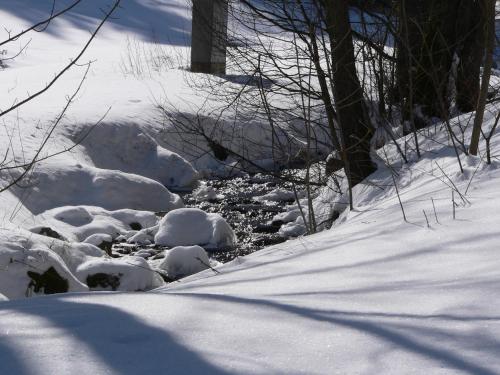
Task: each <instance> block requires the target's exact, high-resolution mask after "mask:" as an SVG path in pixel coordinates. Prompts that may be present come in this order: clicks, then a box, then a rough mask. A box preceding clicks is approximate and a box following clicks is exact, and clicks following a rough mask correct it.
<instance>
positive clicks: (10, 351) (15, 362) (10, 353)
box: [0, 335, 30, 375]
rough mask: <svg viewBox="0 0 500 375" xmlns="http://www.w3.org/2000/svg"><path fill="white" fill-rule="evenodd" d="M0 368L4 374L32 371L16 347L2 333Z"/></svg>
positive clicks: (19, 374) (17, 374)
mask: <svg viewBox="0 0 500 375" xmlns="http://www.w3.org/2000/svg"><path fill="white" fill-rule="evenodd" d="M0 368H1V370H2V374H16V375H28V374H29V373H30V371H29V369H28V368H27V367H26V365H25V362H24V361H23V360H22V358H21V357H20V356H19V355H18V353H17V352H16V349H15V348H14V347H12V346H11V345H9V344H8V342H7V338H6V337H5V336H4V335H0Z"/></svg>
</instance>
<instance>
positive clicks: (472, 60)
mask: <svg viewBox="0 0 500 375" xmlns="http://www.w3.org/2000/svg"><path fill="white" fill-rule="evenodd" d="M458 13H459V14H460V17H457V27H456V29H457V31H456V34H457V56H458V59H459V62H458V66H457V78H456V88H457V99H456V102H457V108H458V109H459V110H460V111H462V112H470V111H473V110H474V109H475V108H476V104H477V101H478V99H479V86H480V79H479V75H480V69H481V62H482V59H483V55H484V30H483V25H484V23H485V19H484V12H482V11H481V5H480V1H471V0H461V1H460V5H459V10H458Z"/></svg>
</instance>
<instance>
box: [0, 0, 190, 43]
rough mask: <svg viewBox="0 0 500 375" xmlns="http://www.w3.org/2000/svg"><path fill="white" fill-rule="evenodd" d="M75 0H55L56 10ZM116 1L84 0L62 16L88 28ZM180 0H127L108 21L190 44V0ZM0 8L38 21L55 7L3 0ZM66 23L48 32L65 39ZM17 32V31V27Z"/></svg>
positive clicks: (48, 3) (145, 35)
mask: <svg viewBox="0 0 500 375" xmlns="http://www.w3.org/2000/svg"><path fill="white" fill-rule="evenodd" d="M74 1H75V0H58V1H55V12H57V11H60V10H62V9H64V8H66V7H67V6H69V5H70V4H72V3H73V2H74ZM113 3H114V0H103V1H101V0H100V1H92V0H84V1H83V2H82V3H80V4H78V5H77V6H75V8H73V9H72V10H71V11H70V12H68V13H65V14H63V15H62V16H61V20H64V21H66V22H69V23H70V24H71V26H72V27H74V28H77V29H84V30H88V29H91V28H92V27H94V26H95V25H96V23H97V22H99V21H100V20H101V19H102V18H103V15H104V12H106V11H107V10H109V9H110V6H111V5H112V4H113ZM182 4H183V3H182V1H178V0H125V1H122V3H121V5H120V7H119V8H118V9H117V10H116V11H115V12H114V13H113V15H112V17H111V18H110V19H109V20H108V21H107V24H108V26H111V27H113V28H115V29H117V30H119V31H123V32H133V33H135V34H136V35H138V36H139V37H140V38H141V39H143V40H146V41H155V42H158V43H161V44H168V45H175V46H189V45H190V44H191V18H190V9H189V5H188V2H187V1H186V5H185V6H182ZM0 9H1V10H3V11H6V12H8V13H10V14H12V15H14V16H16V17H19V18H21V19H24V20H26V21H27V22H28V23H29V24H36V23H38V22H40V21H42V20H44V19H47V18H48V17H49V16H50V14H51V10H52V1H39V0H16V1H11V0H0ZM66 30H67V24H64V23H60V22H57V21H56V22H52V23H51V24H50V25H49V26H48V27H47V29H46V31H45V32H47V33H50V34H52V35H54V36H57V37H60V38H64V37H65V35H64V34H65V31H66ZM16 31H18V30H16Z"/></svg>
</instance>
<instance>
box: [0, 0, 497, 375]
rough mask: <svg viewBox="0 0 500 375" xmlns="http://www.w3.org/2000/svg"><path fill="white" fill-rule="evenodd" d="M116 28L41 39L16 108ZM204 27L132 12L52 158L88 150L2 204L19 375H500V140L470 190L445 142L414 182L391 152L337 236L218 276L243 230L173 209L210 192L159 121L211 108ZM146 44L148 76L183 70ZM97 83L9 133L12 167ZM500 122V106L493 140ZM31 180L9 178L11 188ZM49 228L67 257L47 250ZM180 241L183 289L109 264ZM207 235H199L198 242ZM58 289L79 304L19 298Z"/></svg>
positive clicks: (115, 23) (10, 72) (23, 13)
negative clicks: (164, 111)
mask: <svg viewBox="0 0 500 375" xmlns="http://www.w3.org/2000/svg"><path fill="white" fill-rule="evenodd" d="M106 2H107V3H111V1H108V0H107V1H106ZM51 4H52V2H51V1H47V2H45V1H38V0H20V1H10V0H0V19H1V20H2V21H1V22H3V23H4V25H5V27H6V28H7V29H8V30H13V31H15V30H20V29H22V28H23V27H25V26H26V25H29V24H31V23H33V22H36V21H38V20H39V19H40V17H43V14H47V12H49V11H50V7H51ZM64 4H69V1H66V0H65V1H60V2H59V1H58V2H57V6H58V7H62V6H63V5H64ZM100 5H101V6H102V7H104V8H105V7H106V4H104V2H102V4H101V3H100ZM100 15H101V12H100V11H99V9H98V8H97V7H96V6H95V3H94V2H92V1H85V0H84V1H83V3H82V5H81V6H79V8H75V10H74V11H73V12H72V13H71V14H70V15H69V16H65V17H64V18H62V19H60V20H56V21H54V22H53V23H52V24H51V25H50V27H49V28H48V29H47V31H46V32H44V33H35V34H32V35H31V37H32V38H33V40H32V41H31V43H30V47H29V48H28V49H27V50H26V52H24V53H23V54H22V55H20V56H19V57H17V58H16V59H15V60H13V61H11V62H9V65H10V66H9V67H8V68H6V69H5V70H2V71H0V75H1V77H2V88H1V90H0V101H1V102H2V103H4V104H2V109H5V108H6V107H8V105H9V104H5V103H12V102H13V101H14V100H16V99H17V100H20V99H21V98H23V97H24V96H25V95H26V93H27V92H33V91H34V90H36V89H37V88H41V87H43V86H44V84H45V82H47V81H49V80H50V79H51V77H52V76H53V74H54V73H55V72H57V71H58V70H59V69H60V68H61V67H62V66H63V65H64V64H65V63H67V61H68V58H70V57H71V56H74V55H75V53H77V51H78V46H79V45H81V43H82V41H84V40H85V39H86V38H88V32H87V31H86V30H87V29H89V28H91V26H92V25H95V23H96V22H97V20H98V17H99V16H100ZM189 22H190V20H189V12H188V8H187V7H186V6H185V4H184V2H183V0H161V1H150V0H126V1H124V2H123V5H122V9H120V10H119V11H118V13H117V14H116V15H115V17H114V18H113V19H112V20H111V21H110V22H109V23H108V24H107V25H106V26H105V28H104V29H103V33H102V34H101V36H100V37H99V38H98V39H97V40H96V41H95V43H94V44H93V45H92V47H91V49H90V50H89V51H88V53H87V54H86V55H85V60H86V61H88V60H94V59H96V61H95V62H94V63H93V64H92V67H91V70H90V72H89V74H88V76H87V78H86V80H85V82H84V85H83V88H82V91H81V92H80V93H79V94H78V100H76V101H75V103H74V105H72V106H71V107H70V111H69V112H68V113H67V114H66V116H65V118H64V120H63V121H62V123H61V124H60V126H59V127H57V128H56V131H55V133H54V135H53V136H52V137H51V138H50V141H49V143H48V145H47V147H46V148H45V149H44V152H43V155H49V154H53V153H57V152H59V151H61V150H64V149H66V148H68V147H71V146H72V145H73V144H74V142H75V141H76V142H79V141H80V140H81V142H80V143H79V144H78V145H77V146H76V147H75V148H73V149H71V151H70V152H67V153H63V154H61V155H58V156H55V157H53V158H51V159H49V160H48V161H45V162H42V163H40V164H38V165H37V167H36V168H35V170H34V173H33V175H32V176H31V179H30V184H29V185H28V186H23V187H16V188H15V189H10V190H8V191H6V192H3V193H1V194H0V213H1V214H2V215H1V217H2V229H0V283H1V284H0V373H1V374H73V373H81V374H150V373H160V374H162V373H172V374H421V373H429V374H483V375H491V374H499V373H500V358H499V356H498V354H499V353H500V316H499V314H498V312H499V311H500V300H499V298H498V293H499V290H500V257H499V256H498V251H499V243H500V231H499V229H498V224H499V223H500V195H499V193H498V191H499V188H498V186H499V183H500V169H499V164H498V155H499V153H500V136H499V135H498V131H497V134H496V135H495V136H494V137H493V139H492V154H493V155H494V156H495V158H494V159H493V164H492V165H490V166H488V165H486V164H485V163H484V160H481V158H474V157H468V156H464V155H462V156H461V161H462V164H463V167H464V173H460V171H459V167H458V163H457V160H456V158H455V156H454V151H453V149H452V148H451V147H450V146H449V139H448V137H447V134H446V130H445V128H444V127H442V126H440V125H437V126H436V127H433V128H432V129H430V130H425V131H423V132H421V134H420V145H421V149H422V151H423V155H422V158H421V159H419V160H415V158H414V157H412V158H411V162H410V163H409V164H408V165H403V164H402V163H401V160H400V157H399V156H398V153H397V150H396V147H394V146H392V145H389V146H386V147H385V148H384V149H382V150H379V152H378V157H379V169H378V171H377V172H375V173H374V174H373V175H372V176H370V178H369V179H368V180H367V182H366V183H364V184H362V185H359V186H357V187H356V191H355V197H356V198H355V201H354V205H355V208H354V210H351V211H349V210H346V211H345V212H344V213H342V214H341V216H340V218H339V220H338V221H337V223H336V224H335V226H334V227H333V228H332V229H331V230H328V231H325V232H322V233H320V234H316V235H313V236H308V237H302V238H299V239H297V240H293V241H288V242H286V243H283V244H280V245H276V246H274V247H270V248H267V249H265V250H262V251H259V252H257V253H254V254H252V255H250V256H247V257H243V258H237V259H236V260H234V261H232V262H231V263H228V264H225V265H219V266H215V268H213V265H212V264H208V258H206V254H205V253H204V251H203V249H202V248H201V247H199V246H197V245H202V244H206V243H213V244H218V243H219V242H227V241H229V242H231V241H234V238H233V234H232V231H231V229H230V228H227V224H226V223H225V222H224V221H222V219H220V218H219V217H216V216H207V215H204V214H203V215H202V214H200V213H198V212H193V211H190V210H185V209H180V210H176V211H171V210H174V209H177V208H181V206H182V202H181V201H180V200H179V197H178V196H177V195H176V194H173V193H171V192H170V191H169V189H168V188H172V189H173V188H175V189H178V188H182V187H190V186H192V185H193V184H194V181H196V179H197V178H198V175H197V173H196V171H195V169H193V165H192V164H191V163H190V162H189V160H186V159H185V158H183V157H181V156H179V155H177V154H175V153H174V152H173V150H169V149H168V147H167V143H166V142H165V139H164V138H162V137H164V136H165V134H163V133H162V130H163V124H162V123H161V121H159V120H158V117H157V112H156V111H155V101H156V100H157V99H158V98H159V97H163V96H164V95H167V96H168V97H169V98H170V100H171V101H174V102H175V103H176V106H178V107H179V108H180V110H184V111H186V112H189V111H190V110H192V106H191V105H192V103H198V102H199V101H200V98H199V97H197V96H196V92H195V91H194V90H193V89H192V88H191V87H189V85H188V84H187V83H186V81H185V80H184V78H185V77H186V75H189V73H186V72H185V71H184V70H182V69H179V68H180V67H182V66H184V65H185V64H186V60H185V58H186V56H187V49H186V47H185V45H186V43H187V41H188V40H189V27H190V26H189ZM152 35H155V38H156V42H155V43H153V42H151V36H152ZM4 36H5V35H4ZM19 43H22V40H20V41H17V42H16V44H15V46H18V45H19ZM131 45H132V46H141V47H140V48H141V50H142V51H146V53H145V54H141V55H139V56H141V57H137V56H136V57H137V58H138V59H141V58H142V59H143V58H145V57H147V56H151V55H150V54H149V52H147V51H152V50H154V49H155V48H158V45H161V46H162V48H164V49H165V50H167V51H170V54H169V56H171V57H172V61H171V64H170V65H168V68H167V69H163V68H162V69H160V71H158V72H156V71H153V72H151V71H144V70H140V69H139V71H138V70H137V66H136V69H135V71H134V66H133V65H132V66H131V65H130V63H127V61H130V60H127V59H129V58H130V57H131V55H130V54H131V53H135V52H137V48H135V49H134V48H132V49H131ZM49 46H50V48H49ZM7 49H8V52H12V51H15V50H16V49H17V48H15V47H13V46H12V45H9V47H8V48H7ZM131 51H132V52H131ZM135 61H137V60H135ZM144 66H145V65H144ZM84 70H85V69H84V68H77V69H73V70H71V71H70V72H69V73H68V74H67V75H65V76H64V77H63V79H62V80H61V81H59V82H58V83H57V84H56V85H55V86H54V87H53V88H51V89H50V91H49V93H48V94H46V95H43V96H41V97H40V98H39V99H37V100H35V101H33V102H31V103H30V104H28V105H26V106H25V107H22V108H21V109H20V110H19V111H16V112H15V113H11V114H9V115H8V116H5V117H4V118H2V120H4V124H5V126H3V128H2V130H0V134H1V136H0V148H1V149H2V150H4V151H3V152H6V151H5V150H9V152H8V155H7V158H6V160H8V161H9V162H10V163H11V164H12V163H13V162H14V161H15V162H17V163H19V162H21V163H22V162H24V161H29V160H30V157H32V156H33V155H34V153H35V152H36V150H37V148H38V146H39V145H40V143H41V142H42V140H43V137H44V134H47V133H46V132H47V131H48V130H49V129H50V126H51V122H50V121H51V120H53V119H54V118H55V117H57V115H58V113H59V112H60V110H61V108H62V106H64V103H65V97H66V95H71V94H72V93H73V92H74V90H75V89H76V87H77V86H78V84H79V82H80V79H81V77H82V74H83V72H84ZM188 81H189V80H188ZM110 106H111V110H110V112H109V113H108V115H107V116H106V118H105V120H104V122H103V123H102V124H101V125H99V126H98V127H96V128H95V129H94V131H93V132H92V133H91V135H90V136H89V137H87V138H85V139H83V140H82V135H84V134H86V133H87V132H88V130H89V129H90V128H92V127H93V124H94V123H95V122H96V121H97V120H98V119H99V118H100V117H101V116H102V115H103V114H104V113H105V112H106V111H107V110H108V108H109V107H110ZM497 112H498V108H496V107H495V106H493V105H490V106H489V107H488V115H487V116H486V120H485V129H488V127H490V126H491V125H492V123H493V121H494V115H495V114H496V113H497ZM464 116H468V115H464ZM458 120H460V118H456V119H453V121H452V122H453V126H455V129H458V127H457V125H456V124H455V122H457V121H458ZM462 120H464V121H463V122H462V123H465V122H466V117H463V118H462ZM469 130H470V129H469ZM468 132H469V131H467V132H466V137H467V136H468ZM406 141H407V142H408V145H411V144H412V139H411V137H409V138H408V139H407V140H406ZM400 142H401V143H402V144H403V143H404V142H405V140H404V139H401V140H400ZM3 152H2V154H3ZM481 156H484V143H482V146H481ZM205 162H207V161H206V160H205V161H203V163H205ZM386 164H388V165H390V168H388V167H387V166H386ZM205 165H208V163H206V164H205ZM198 166H199V165H198ZM13 173H14V175H13ZM15 173H19V171H17V172H12V171H10V170H8V171H5V170H4V171H2V172H1V174H0V178H1V181H2V185H3V184H5V182H6V181H9V179H10V178H12V176H15ZM392 174H394V179H393V175H392ZM394 183H396V184H397V187H398V192H399V196H400V199H401V204H402V206H403V208H404V213H405V215H406V218H407V221H405V220H403V214H402V210H401V207H400V201H399V199H398V195H397V194H396V189H395V186H394ZM164 185H166V186H167V187H168V188H167V187H165V186H164ZM282 194H283V192H279V191H276V192H275V195H276V196H279V195H282ZM452 197H453V199H454V202H453V201H452ZM334 198H338V197H335V196H334V195H332V194H331V193H330V192H328V191H327V190H325V192H324V194H323V195H322V196H320V197H319V199H318V200H317V201H316V205H317V207H316V208H317V209H325V210H328V209H329V208H328V207H329V205H333V206H335V202H331V200H332V199H334ZM329 200H330V202H329ZM342 203H343V202H342V201H341V202H339V203H337V205H338V204H342ZM344 203H345V202H344ZM454 205H455V207H454ZM453 207H454V208H453ZM160 210H162V211H170V212H171V214H167V215H166V216H165V218H164V219H162V220H161V221H158V219H157V218H156V216H155V215H154V214H153V213H151V211H160ZM192 215H194V216H203V217H201V220H198V221H196V222H193V224H192V225H190V223H189V222H179V221H177V220H176V221H171V220H170V219H171V218H172V217H176V216H180V217H181V219H182V218H184V219H185V218H186V217H188V216H189V217H191V216H192ZM288 216H289V218H290V220H295V221H297V222H293V221H292V222H291V224H290V225H289V227H290V229H292V226H293V225H298V224H300V223H299V222H300V218H299V217H298V216H297V215H296V214H295V213H288ZM454 216H455V217H454ZM186 220H188V221H189V220H191V219H190V218H188V219H186ZM195 224H196V225H195ZM176 225H180V226H181V227H182V228H181V229H179V228H174V227H175V226H176ZM45 226H47V227H50V228H56V229H57V231H58V233H57V234H58V235H59V236H61V237H63V239H65V240H67V241H62V240H57V239H54V238H50V237H47V236H42V235H39V234H38V233H40V232H41V231H42V230H45V231H47V229H46V228H45V229H44V227H45ZM299 227H300V225H299ZM172 228H174V229H175V232H176V235H178V236H179V239H178V241H176V242H175V243H169V244H170V245H172V246H175V245H183V246H178V247H175V248H174V250H172V251H171V252H170V253H169V255H168V256H167V257H166V258H165V259H164V260H159V261H158V268H159V269H162V270H165V271H166V272H167V274H169V275H173V274H175V273H177V272H178V273H179V274H185V273H191V272H195V271H199V270H201V269H206V270H205V271H203V272H201V273H198V274H196V275H192V276H190V277H187V278H184V279H182V280H181V281H177V282H174V283H171V284H169V285H167V286H165V285H163V282H162V280H161V278H159V276H158V275H157V273H155V272H154V271H153V269H152V268H151V265H150V264H148V263H147V262H146V261H144V260H143V259H141V258H138V257H124V258H121V259H118V260H115V259H112V258H109V257H107V256H105V255H104V252H103V250H101V249H99V248H98V247H96V245H100V244H102V243H103V242H107V241H109V239H110V238H111V239H113V238H116V237H119V236H123V237H124V238H128V240H130V239H132V238H134V237H135V238H136V239H137V241H152V240H153V239H154V237H155V236H156V237H158V238H160V239H163V238H165V240H168V239H171V238H172V236H171V235H169V231H170V232H171V231H172V230H174V229H172ZM294 228H295V227H294ZM190 229H191V230H193V232H192V235H191V236H187V237H186V235H185V234H186V233H181V232H182V230H186V231H189V230H190ZM195 229H196V230H195ZM188 234H189V233H188ZM181 237H182V238H181ZM185 245H189V246H185ZM191 245H193V246H191ZM49 266H50V267H52V269H53V270H54V271H50V272H49V271H48V270H47V267H49ZM211 267H212V268H211ZM207 268H208V269H207ZM54 272H55V273H54ZM102 274H107V275H111V277H108V278H100V277H98V276H99V275H102ZM55 275H58V276H55ZM96 275H97V276H96ZM61 277H62V278H61ZM50 278H51V279H52V280H51V281H54V278H56V282H51V284H50V285H51V288H55V289H54V291H63V290H69V291H70V292H72V293H67V294H59V295H54V296H45V297H36V298H29V299H17V298H20V297H24V296H30V295H32V294H36V293H37V290H38V291H40V288H42V289H43V288H44V287H47V284H44V283H45V282H47V279H50ZM89 287H90V289H93V290H100V289H113V290H119V291H120V290H121V291H127V290H149V291H148V292H145V293H144V292H138V293H131V292H95V291H94V292H92V293H89V292H86V291H87V290H89ZM155 288H156V289H155ZM8 299H10V300H8ZM16 299H17V300H16ZM4 300H5V301H4Z"/></svg>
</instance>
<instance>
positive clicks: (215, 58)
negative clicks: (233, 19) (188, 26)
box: [191, 0, 228, 74]
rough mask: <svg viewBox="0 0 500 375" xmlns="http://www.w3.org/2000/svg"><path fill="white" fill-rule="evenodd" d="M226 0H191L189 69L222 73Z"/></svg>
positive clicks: (224, 60) (225, 41)
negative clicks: (191, 18) (191, 19)
mask: <svg viewBox="0 0 500 375" xmlns="http://www.w3.org/2000/svg"><path fill="white" fill-rule="evenodd" d="M227 17H228V3H227V0H193V21H192V31H191V71H193V72H201V73H213V74H225V73H226V44H227Z"/></svg>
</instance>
